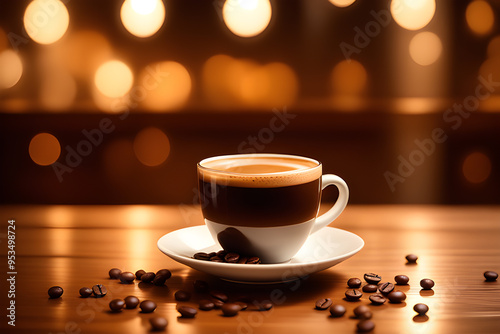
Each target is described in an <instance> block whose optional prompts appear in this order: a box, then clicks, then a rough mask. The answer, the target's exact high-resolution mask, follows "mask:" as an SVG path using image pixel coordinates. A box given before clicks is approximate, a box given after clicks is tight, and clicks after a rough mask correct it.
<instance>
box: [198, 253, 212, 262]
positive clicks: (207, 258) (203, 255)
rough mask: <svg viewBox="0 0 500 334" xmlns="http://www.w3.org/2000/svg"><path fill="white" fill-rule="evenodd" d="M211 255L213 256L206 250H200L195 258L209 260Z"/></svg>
mask: <svg viewBox="0 0 500 334" xmlns="http://www.w3.org/2000/svg"><path fill="white" fill-rule="evenodd" d="M211 257H212V256H210V254H208V253H204V252H199V253H196V254H194V255H193V258H195V259H196V260H202V261H209V260H210V258H211Z"/></svg>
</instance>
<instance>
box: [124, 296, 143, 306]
mask: <svg viewBox="0 0 500 334" xmlns="http://www.w3.org/2000/svg"><path fill="white" fill-rule="evenodd" d="M124 300H125V308H128V309H133V308H136V307H137V305H139V298H137V297H136V296H127V297H125V299H124Z"/></svg>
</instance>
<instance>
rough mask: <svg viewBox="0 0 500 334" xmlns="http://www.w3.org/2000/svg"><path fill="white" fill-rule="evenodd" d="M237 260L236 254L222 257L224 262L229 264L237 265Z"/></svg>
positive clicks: (238, 256)
mask: <svg viewBox="0 0 500 334" xmlns="http://www.w3.org/2000/svg"><path fill="white" fill-rule="evenodd" d="M239 259H240V255H239V254H237V253H227V254H226V256H224V260H225V261H226V262H229V263H238V260H239Z"/></svg>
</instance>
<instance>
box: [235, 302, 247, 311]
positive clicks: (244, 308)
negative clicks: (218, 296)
mask: <svg viewBox="0 0 500 334" xmlns="http://www.w3.org/2000/svg"><path fill="white" fill-rule="evenodd" d="M234 303H235V304H238V305H239V306H240V308H241V310H242V311H245V310H246V309H247V308H248V304H247V303H245V302H241V301H240V302H234Z"/></svg>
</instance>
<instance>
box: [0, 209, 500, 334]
mask: <svg viewBox="0 0 500 334" xmlns="http://www.w3.org/2000/svg"><path fill="white" fill-rule="evenodd" d="M0 209H1V212H2V222H1V230H0V233H1V234H0V237H1V239H0V241H1V247H2V254H6V252H7V238H6V237H7V225H8V222H7V220H8V219H9V218H13V219H15V226H16V230H15V233H16V234H15V252H16V253H15V255H16V261H15V269H14V270H15V272H17V275H14V276H15V299H13V298H8V296H7V292H8V290H9V287H10V286H9V285H7V284H6V282H7V281H6V278H7V272H8V271H9V269H8V268H7V259H6V257H5V256H3V257H2V258H3V261H4V264H2V277H3V278H2V283H1V300H2V305H1V309H2V316H1V317H0V329H1V333H54V334H55V333H72V334H73V333H75V334H76V333H145V332H149V329H150V327H149V322H148V319H149V318H151V317H152V316H153V315H152V314H141V313H139V312H138V310H124V311H122V312H120V313H118V314H111V313H110V312H108V303H109V301H110V300H112V299H114V298H124V297H125V296H128V295H136V296H138V297H139V298H140V299H141V300H142V299H152V300H154V301H156V302H157V304H158V308H157V310H156V311H155V314H156V315H161V316H164V317H166V318H167V319H168V321H169V324H168V328H167V332H169V333H221V334H224V333H236V334H252V333H354V332H355V328H356V323H357V320H355V319H352V318H350V315H351V314H352V309H353V308H354V307H356V306H358V305H360V304H368V303H369V302H368V294H365V295H364V296H363V297H362V299H361V301H360V302H348V301H345V300H343V296H344V292H345V290H346V281H347V279H348V278H350V277H360V278H361V277H362V276H363V274H364V273H365V272H375V273H378V274H380V275H381V276H382V277H383V280H384V281H393V278H394V276H395V275H397V274H406V275H408V276H409V277H410V285H409V286H402V287H398V289H401V290H403V291H404V292H405V293H406V294H407V296H408V298H407V299H406V302H405V303H403V304H387V303H386V304H384V305H382V306H378V307H376V306H370V308H372V310H373V321H374V322H375V323H376V328H375V330H374V333H499V332H500V281H497V282H485V281H484V278H483V272H484V271H485V270H494V271H497V272H499V271H500V207H443V206H354V205H351V206H349V207H348V208H347V209H346V211H345V212H344V213H343V214H342V215H341V217H340V218H339V219H338V220H337V221H336V222H335V224H334V225H335V226H336V227H339V228H342V229H346V230H349V231H352V232H354V233H356V234H358V235H359V236H361V237H362V238H363V239H364V240H365V242H366V245H365V247H364V249H363V250H362V251H361V252H360V253H358V254H357V255H355V256H354V257H352V258H350V259H349V260H347V261H345V262H343V263H341V264H339V265H337V266H335V267H333V268H330V269H328V270H325V271H322V272H319V273H316V274H313V275H311V276H309V277H308V278H304V279H302V280H300V281H295V282H291V283H286V284H277V285H271V286H267V285H242V284H236V283H229V282H225V281H222V280H220V279H218V278H215V277H211V276H209V275H206V274H204V273H201V272H198V271H195V270H192V269H190V268H188V267H186V266H184V265H181V264H178V263H176V262H174V261H173V260H171V259H170V258H168V257H166V256H165V255H163V254H162V253H161V252H160V251H159V250H158V249H157V247H156V241H157V240H158V238H160V237H161V236H162V235H164V234H165V233H168V232H170V231H173V230H175V229H179V228H182V227H186V226H193V225H199V224H202V217H201V213H200V210H199V208H198V207H195V206H184V205H182V206H141V205H130V206H3V207H0ZM408 253H415V254H417V255H418V256H419V260H418V264H417V265H407V264H405V258H404V257H405V255H406V254H408ZM112 267H118V268H121V269H122V270H126V271H133V272H135V271H136V270H138V269H145V270H146V271H156V270H158V269H161V268H168V269H170V270H171V271H172V273H173V277H172V278H171V279H170V280H168V281H167V286H168V287H167V286H165V287H156V286H152V285H147V284H144V283H143V284H136V283H134V284H133V285H124V284H120V283H119V282H118V281H116V280H110V279H109V278H108V270H109V269H110V268H112ZM9 276H11V275H9ZM426 277H428V278H432V279H433V280H434V281H435V282H436V286H435V287H434V289H433V290H431V291H421V290H420V287H419V284H418V282H419V281H420V279H422V278H426ZM195 279H202V280H206V281H207V282H208V283H209V284H210V285H211V287H212V288H214V289H219V290H224V291H226V292H227V293H228V294H229V295H230V296H232V297H233V298H235V297H236V296H238V295H241V294H246V295H252V296H254V297H256V298H257V299H259V300H263V299H269V298H270V295H271V294H272V293H274V294H276V293H278V294H279V295H281V298H279V301H278V302H277V303H276V304H275V306H274V308H273V309H271V310H270V311H267V312H256V311H255V312H252V311H245V312H240V314H239V315H238V316H236V317H233V318H225V317H222V316H221V315H220V311H217V310H213V311H208V312H204V311H199V313H198V315H197V317H196V318H195V319H180V318H178V313H177V312H176V310H175V308H176V304H177V303H176V301H175V300H174V297H173V294H174V292H175V291H177V290H178V289H187V290H192V282H193V281H194V280H195ZM97 283H102V284H104V285H105V286H107V288H108V290H109V293H108V295H107V296H106V297H104V298H102V299H96V298H87V299H83V298H79V295H78V290H79V289H80V288H81V287H83V286H92V285H94V284H97ZM53 285H60V286H62V287H63V288H64V291H65V293H64V295H63V296H62V297H61V298H59V299H48V296H47V289H48V288H49V287H50V286H53ZM323 297H330V298H332V299H333V300H334V302H335V303H341V304H343V305H345V306H346V308H347V314H346V316H344V317H342V318H335V319H334V318H330V317H328V315H329V313H328V311H317V310H314V308H313V305H314V302H315V301H316V299H318V298H323ZM197 299H199V296H198V295H196V294H195V295H194V297H193V298H192V300H191V301H190V302H186V303H183V304H187V305H192V306H195V307H196V306H197V303H196V300H197ZM10 300H15V307H16V308H15V316H16V317H15V324H16V326H15V328H14V327H11V326H9V325H7V321H8V320H9V319H8V318H7V317H6V315H7V312H8V311H7V310H6V308H7V305H8V303H9V302H10ZM419 302H423V303H426V304H427V305H428V306H429V308H430V310H429V312H428V317H417V318H415V315H416V313H415V312H414V311H413V305H414V304H416V303H419Z"/></svg>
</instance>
